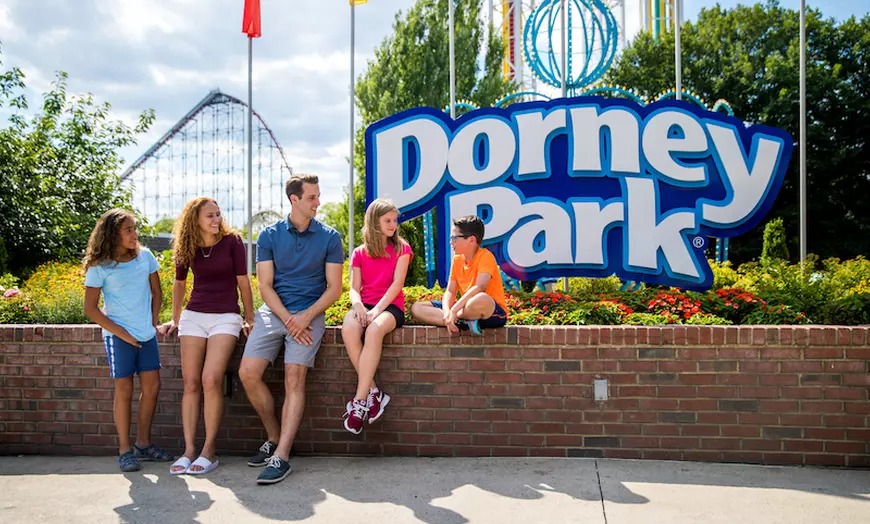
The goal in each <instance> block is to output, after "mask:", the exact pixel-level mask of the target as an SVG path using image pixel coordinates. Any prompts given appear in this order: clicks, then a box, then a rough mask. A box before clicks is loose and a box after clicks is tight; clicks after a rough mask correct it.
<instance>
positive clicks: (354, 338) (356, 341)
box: [341, 310, 374, 400]
mask: <svg viewBox="0 0 870 524" xmlns="http://www.w3.org/2000/svg"><path fill="white" fill-rule="evenodd" d="M369 327H371V326H369ZM363 331H364V330H363V328H362V326H360V324H359V322H357V320H356V317H354V315H353V310H351V311H348V313H347V315H345V317H344V322H343V323H342V325H341V339H342V340H343V341H344V347H345V348H346V349H347V356H348V358H350V363H351V364H353V369H354V371H356V374H357V376H359V373H360V371H359V360H360V355H362V352H363ZM365 331H366V333H367V332H368V330H367V329H366V330H365ZM372 386H374V382H372ZM368 394H369V390H368V389H366V392H365V394H364V395H363V396H359V395H357V396H355V397H354V399H355V400H365V399H366V397H367V396H368Z"/></svg>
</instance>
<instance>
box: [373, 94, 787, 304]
mask: <svg viewBox="0 0 870 524" xmlns="http://www.w3.org/2000/svg"><path fill="white" fill-rule="evenodd" d="M365 146H366V193H367V196H368V200H369V201H371V200H373V199H375V198H389V199H391V200H392V201H393V202H394V203H395V204H396V206H397V207H398V208H399V209H400V210H401V212H402V219H403V220H407V219H410V218H413V217H415V216H419V215H421V214H422V213H424V212H426V211H428V210H430V209H433V208H434V209H436V210H437V211H436V216H437V220H438V224H439V231H440V232H441V234H440V235H439V236H440V241H439V244H438V246H439V249H438V252H439V256H438V270H439V278H440V280H441V282H442V283H443V282H444V278H445V275H446V273H447V271H449V260H450V258H449V254H450V244H449V239H448V236H449V235H448V234H446V233H445V232H446V231H450V227H451V222H450V219H451V218H452V217H458V216H462V215H470V214H476V215H478V216H480V217H481V218H482V219H483V220H484V222H485V224H486V238H485V240H484V245H486V246H487V247H488V248H489V249H490V250H491V251H492V252H493V254H495V256H496V258H497V260H498V261H499V264H500V265H501V267H502V270H503V271H504V272H505V273H507V274H508V275H510V276H512V277H514V278H518V279H521V280H534V279H538V278H542V277H559V276H608V275H612V274H614V273H615V274H617V275H618V276H620V277H621V278H623V279H627V280H637V281H644V282H649V283H655V284H664V285H669V286H676V287H682V288H686V289H698V290H702V289H707V288H709V287H710V286H711V285H712V282H713V275H712V271H711V270H710V267H709V265H708V263H707V260H706V257H705V248H706V247H707V242H708V239H709V237H720V238H723V237H732V236H736V235H740V234H742V233H745V232H746V231H748V230H750V229H751V228H753V227H755V226H756V225H758V223H759V222H760V221H761V220H762V218H763V217H764V215H765V214H766V213H767V212H768V211H769V210H770V208H771V206H772V205H773V201H774V199H775V198H776V195H777V193H778V191H779V188H780V186H781V185H782V180H783V177H784V175H785V171H786V167H787V165H788V161H789V158H790V156H791V151H792V138H791V137H790V136H789V135H788V134H787V133H785V132H784V131H781V130H779V129H774V128H770V127H766V126H762V125H754V126H750V127H747V126H746V125H745V124H744V123H743V122H742V121H740V120H738V119H736V118H733V117H729V116H726V115H723V114H721V113H712V112H709V111H704V110H701V109H699V108H697V107H695V106H693V105H690V104H687V103H683V102H677V101H663V102H657V103H654V104H651V105H649V106H640V105H638V104H636V103H634V102H632V101H628V100H622V99H605V98H598V97H579V98H567V99H558V100H552V101H548V102H530V103H521V104H515V105H512V106H509V107H507V108H505V109H498V108H486V109H479V110H476V111H472V112H470V113H468V114H466V115H463V116H462V117H461V118H459V119H458V120H456V121H453V120H451V119H450V117H449V116H448V115H446V114H445V113H443V112H442V111H438V110H436V109H432V108H425V107H423V108H416V109H411V110H408V111H404V112H402V113H398V114H396V115H393V116H391V117H388V118H385V119H383V120H380V121H378V122H376V123H375V124H372V125H371V126H369V128H368V129H367V130H366V134H365Z"/></svg>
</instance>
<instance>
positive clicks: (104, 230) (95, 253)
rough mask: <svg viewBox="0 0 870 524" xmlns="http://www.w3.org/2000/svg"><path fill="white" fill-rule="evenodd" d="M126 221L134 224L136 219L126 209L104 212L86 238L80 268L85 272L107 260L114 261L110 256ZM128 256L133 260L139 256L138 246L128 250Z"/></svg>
mask: <svg viewBox="0 0 870 524" xmlns="http://www.w3.org/2000/svg"><path fill="white" fill-rule="evenodd" d="M128 220H132V221H133V223H135V222H136V217H135V216H133V213H131V212H129V211H127V210H126V209H117V208H115V209H110V210H108V211H106V212H105V213H103V216H101V217H100V219H99V220H97V225H95V226H94V230H93V231H91V236H90V238H88V247H87V248H85V257H84V259H82V266H83V267H84V269H85V271H87V269H88V268H89V267H93V266H99V265H101V264H104V263H106V262H107V261H109V260H114V259H113V258H112V255H113V254H114V253H115V248H116V247H117V246H118V233H119V232H120V231H121V227H122V226H123V225H124V222H126V221H128ZM130 255H132V256H133V257H134V258H135V257H137V256H138V255H139V245H137V246H136V247H135V248H134V249H131V250H130Z"/></svg>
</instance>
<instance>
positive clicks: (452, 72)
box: [447, 0, 456, 119]
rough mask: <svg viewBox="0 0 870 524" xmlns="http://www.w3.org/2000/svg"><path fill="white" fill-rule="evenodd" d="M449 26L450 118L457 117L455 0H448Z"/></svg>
mask: <svg viewBox="0 0 870 524" xmlns="http://www.w3.org/2000/svg"><path fill="white" fill-rule="evenodd" d="M447 3H448V8H447V28H448V32H449V35H450V36H449V39H448V42H449V46H450V49H449V55H450V118H452V119H455V118H456V44H455V42H456V39H455V36H454V29H455V27H454V24H453V11H454V9H455V5H454V0H448V2H447Z"/></svg>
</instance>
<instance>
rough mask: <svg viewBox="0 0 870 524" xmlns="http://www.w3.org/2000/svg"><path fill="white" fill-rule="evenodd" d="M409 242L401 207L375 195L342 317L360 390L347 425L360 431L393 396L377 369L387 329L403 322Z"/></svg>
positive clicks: (353, 264)
mask: <svg viewBox="0 0 870 524" xmlns="http://www.w3.org/2000/svg"><path fill="white" fill-rule="evenodd" d="M412 256H413V254H412V253H411V246H410V245H409V244H408V243H407V242H405V240H404V239H403V238H402V237H401V235H399V210H398V209H397V208H396V206H394V205H393V203H392V202H390V201H388V200H383V199H377V200H375V201H374V202H372V203H371V204H369V207H368V209H366V216H365V221H364V223H363V245H362V246H360V247H358V248H356V249H355V250H354V252H353V254H352V255H351V257H350V265H351V271H352V277H353V278H352V281H351V289H350V302H351V304H352V307H351V310H350V311H348V313H347V315H346V316H345V317H344V323H343V324H342V326H341V335H342V339H344V345H345V347H346V348H347V355H348V357H350V361H351V363H353V367H354V369H355V370H356V372H357V375H358V377H359V379H358V381H357V387H356V395H355V396H354V398H353V400H351V401H350V402H348V403H347V412H346V413H345V414H344V428H345V429H346V430H348V431H350V432H351V433H353V434H354V435H358V434H359V433H360V432H361V431H362V428H363V423H365V421H366V420H368V422H369V424H371V423H372V422H374V421H376V420H378V419H379V418H380V417H381V415H383V413H384V408H386V407H387V404H389V402H390V396H389V395H387V394H386V393H384V392H383V391H381V390H380V389H378V387H377V385H376V384H375V381H374V378H375V372H376V371H377V369H378V364H379V363H380V362H381V347H382V346H383V344H384V337H385V336H386V335H387V333H389V332H391V331H393V330H394V329H396V328H398V327H401V326H402V324H404V323H405V294H404V293H403V292H402V287H403V286H404V285H405V275H407V273H408V266H409V265H410V263H411V257H412Z"/></svg>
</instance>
